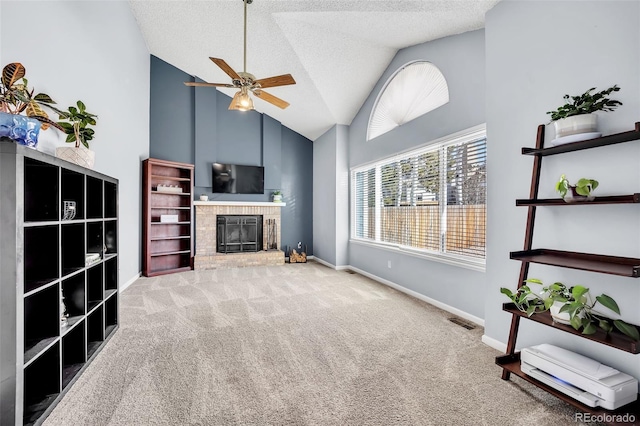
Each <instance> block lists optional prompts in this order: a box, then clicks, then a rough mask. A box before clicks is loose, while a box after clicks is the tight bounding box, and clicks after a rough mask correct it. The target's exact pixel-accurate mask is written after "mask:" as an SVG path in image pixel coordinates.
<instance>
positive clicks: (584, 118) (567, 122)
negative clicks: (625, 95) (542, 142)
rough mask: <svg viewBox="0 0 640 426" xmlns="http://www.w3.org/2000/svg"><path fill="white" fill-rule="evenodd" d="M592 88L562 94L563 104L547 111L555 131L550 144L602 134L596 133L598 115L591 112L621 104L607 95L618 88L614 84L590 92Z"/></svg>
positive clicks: (610, 109) (575, 140)
mask: <svg viewBox="0 0 640 426" xmlns="http://www.w3.org/2000/svg"><path fill="white" fill-rule="evenodd" d="M594 90H596V88H595V87H592V88H591V89H589V90H587V91H586V92H584V93H583V94H581V95H577V96H569V95H564V100H565V104H564V105H561V106H559V107H558V108H557V109H555V110H554V111H547V114H549V115H551V122H552V123H553V125H554V127H555V131H556V139H554V140H553V141H551V143H552V144H554V145H559V144H563V143H570V142H577V141H582V140H587V139H593V138H597V137H600V136H602V133H598V115H597V114H593V113H594V112H597V111H604V112H606V111H613V110H614V109H616V108H617V107H618V106H620V105H622V102H620V101H618V100H615V99H610V98H609V97H608V96H609V95H610V94H611V93H612V92H617V91H619V90H620V88H619V87H618V85H617V84H616V85H613V86H611V87H609V88H608V89H606V90H602V91H600V92H597V93H592V92H593V91H594Z"/></svg>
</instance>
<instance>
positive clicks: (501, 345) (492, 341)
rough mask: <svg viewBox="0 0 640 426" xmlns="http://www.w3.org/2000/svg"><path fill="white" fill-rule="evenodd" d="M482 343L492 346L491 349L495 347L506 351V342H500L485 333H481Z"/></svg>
mask: <svg viewBox="0 0 640 426" xmlns="http://www.w3.org/2000/svg"><path fill="white" fill-rule="evenodd" d="M482 343H484V344H485V345H487V346H489V347H492V348H493V349H496V350H498V351H500V352H502V353H505V352H506V351H507V344H506V343H502V342H501V341H499V340H496V339H494V338H493V337H489V336H487V335H486V334H483V335H482Z"/></svg>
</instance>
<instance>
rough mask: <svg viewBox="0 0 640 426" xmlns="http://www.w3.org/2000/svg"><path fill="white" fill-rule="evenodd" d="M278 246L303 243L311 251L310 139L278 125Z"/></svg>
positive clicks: (311, 180)
mask: <svg viewBox="0 0 640 426" xmlns="http://www.w3.org/2000/svg"><path fill="white" fill-rule="evenodd" d="M281 176H282V194H283V195H282V199H283V201H284V202H285V203H287V206H286V207H283V208H282V247H286V246H290V247H293V248H295V247H296V245H297V244H298V242H302V244H303V248H304V244H306V245H307V254H309V255H312V254H313V217H312V216H313V143H312V142H311V141H310V140H309V139H307V138H305V137H304V136H301V135H299V134H298V133H296V132H294V131H293V130H291V129H289V128H287V127H284V126H283V127H282V175H281Z"/></svg>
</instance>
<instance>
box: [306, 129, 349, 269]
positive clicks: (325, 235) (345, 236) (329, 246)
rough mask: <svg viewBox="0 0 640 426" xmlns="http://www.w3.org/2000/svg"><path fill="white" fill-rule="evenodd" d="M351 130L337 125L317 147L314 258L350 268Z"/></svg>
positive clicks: (314, 199) (314, 157) (314, 144)
mask: <svg viewBox="0 0 640 426" xmlns="http://www.w3.org/2000/svg"><path fill="white" fill-rule="evenodd" d="M348 244H349V128H348V126H345V125H342V124H337V125H335V126H333V127H332V128H331V129H329V130H328V131H327V132H325V133H324V134H323V135H322V136H320V137H319V138H318V139H316V140H315V141H314V143H313V256H314V257H315V258H316V259H318V260H321V261H324V262H326V263H327V264H328V265H331V266H334V267H341V266H347V265H348V264H349V253H348Z"/></svg>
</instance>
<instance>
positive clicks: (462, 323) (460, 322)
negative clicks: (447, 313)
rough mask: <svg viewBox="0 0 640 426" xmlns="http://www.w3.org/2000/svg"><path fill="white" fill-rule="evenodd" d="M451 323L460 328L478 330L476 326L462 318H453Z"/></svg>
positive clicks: (450, 319)
mask: <svg viewBox="0 0 640 426" xmlns="http://www.w3.org/2000/svg"><path fill="white" fill-rule="evenodd" d="M449 321H451V322H452V323H454V324H457V325H459V326H460V327H464V328H466V329H467V330H473V329H474V328H476V326H475V325H473V324H471V323H470V322H468V321H465V320H463V319H460V318H457V317H451V318H449Z"/></svg>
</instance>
